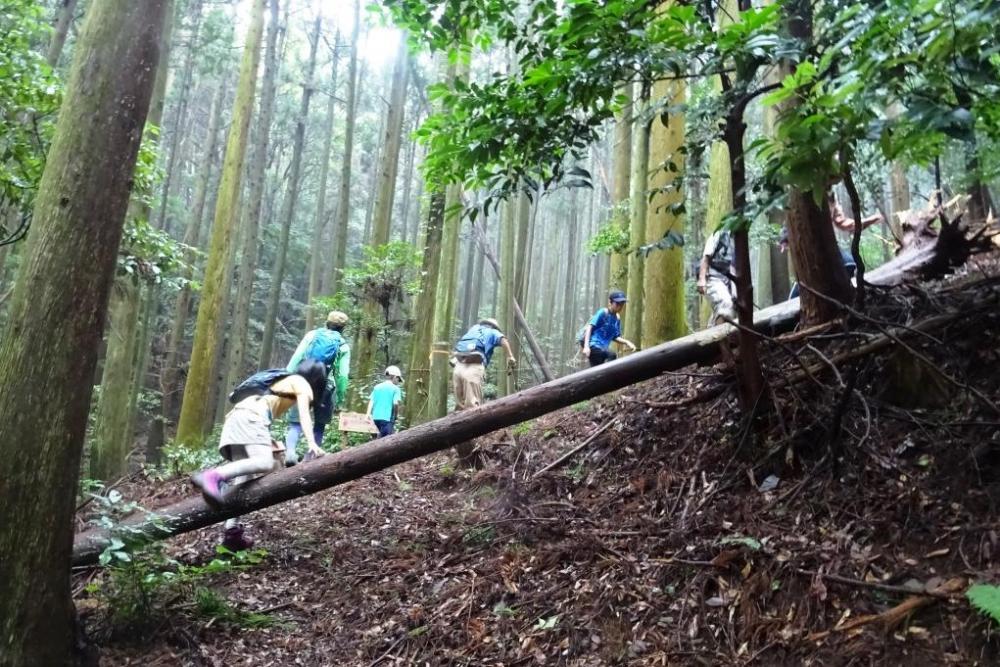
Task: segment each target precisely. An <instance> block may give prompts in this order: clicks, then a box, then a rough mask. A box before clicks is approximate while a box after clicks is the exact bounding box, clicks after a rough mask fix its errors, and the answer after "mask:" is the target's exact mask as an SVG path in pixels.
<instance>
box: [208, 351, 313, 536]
mask: <svg viewBox="0 0 1000 667" xmlns="http://www.w3.org/2000/svg"><path fill="white" fill-rule="evenodd" d="M325 386H326V368H325V367H324V366H323V364H322V363H320V362H318V361H312V360H307V361H303V362H302V363H301V364H300V365H299V366H298V367H297V368H296V369H295V372H294V373H287V372H281V371H280V369H274V370H269V371H262V372H260V373H256V374H255V375H253V376H251V377H250V378H249V379H248V380H247V381H245V382H244V383H242V384H241V385H240V386H239V387H237V389H236V391H234V392H233V394H232V395H231V396H230V400H237V401H238V402H237V403H236V405H235V406H234V407H233V409H232V410H230V411H229V413H228V414H227V415H226V419H225V421H224V422H223V424H222V435H221V436H220V438H219V453H220V454H222V457H223V458H224V459H226V460H227V461H228V463H225V464H223V465H221V466H219V467H217V468H210V469H208V470H205V471H202V472H199V473H195V474H194V475H192V476H191V483H192V484H194V486H196V487H197V488H198V489H200V490H201V494H202V496H204V498H205V502H207V503H208V504H210V505H220V504H222V503H223V502H224V501H225V497H226V492H225V490H224V489H223V484H224V483H226V482H231V483H233V484H234V485H237V484H242V483H243V482H245V481H247V480H248V479H251V478H253V477H255V476H258V475H262V474H265V473H269V472H271V471H273V470H274V469H275V460H274V450H273V447H272V439H271V429H270V427H271V422H272V421H274V420H275V419H277V418H279V417H281V416H282V415H283V414H285V413H286V412H287V411H288V410H289V409H290V408H292V407H293V406H296V407H298V409H299V413H300V415H301V416H302V422H303V426H304V427H305V431H304V433H305V437H306V442H307V443H308V444H309V451H310V452H312V453H313V454H315V455H317V456H322V455H323V454H324V453H325V452H324V451H323V450H322V449H320V448H319V445H317V443H316V440H315V438H314V437H313V430H312V423H311V419H310V416H309V407H310V405H311V404H312V402H313V398H314V397H315V396H317V395H321V394H322V392H323V390H324V388H325ZM278 446H279V447H280V445H278ZM222 544H223V546H225V547H227V548H229V549H231V550H234V551H235V550H239V549H246V548H249V547H250V546H251V545H252V544H253V541H252V540H250V539H249V538H247V537H245V536H244V534H243V527H242V526H241V525H240V524H239V523H238V522H237V520H236V519H235V518H233V519H230V520H228V521H227V522H226V526H225V536H224V539H223V542H222Z"/></svg>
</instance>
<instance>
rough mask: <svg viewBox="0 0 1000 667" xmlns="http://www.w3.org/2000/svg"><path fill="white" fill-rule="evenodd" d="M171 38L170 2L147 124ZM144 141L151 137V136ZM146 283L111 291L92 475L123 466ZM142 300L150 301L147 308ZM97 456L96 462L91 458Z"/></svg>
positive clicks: (145, 215)
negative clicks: (144, 285)
mask: <svg viewBox="0 0 1000 667" xmlns="http://www.w3.org/2000/svg"><path fill="white" fill-rule="evenodd" d="M172 38H173V3H172V1H171V2H170V5H169V7H168V8H167V10H166V14H165V16H164V22H163V29H162V31H161V36H160V40H161V42H160V44H161V46H160V56H159V63H158V65H157V68H156V78H155V80H154V82H153V94H152V97H151V98H150V102H149V113H148V115H147V117H146V125H147V126H155V127H159V126H160V123H161V122H162V121H163V105H164V101H165V98H166V90H167V78H168V76H169V73H170V51H171V46H172V45H171V40H172ZM147 141H153V142H155V141H156V139H155V138H153V137H147ZM150 213H151V211H150V207H149V204H148V203H147V202H145V201H142V200H139V199H133V200H132V201H131V203H130V205H129V211H128V213H127V217H129V218H132V219H138V220H148V219H149V218H150ZM148 289H150V288H149V287H147V288H145V289H144V288H143V286H141V285H139V284H138V283H137V278H136V276H124V277H122V280H121V281H120V284H119V289H118V291H117V292H113V295H112V299H111V308H110V313H109V316H108V330H109V332H108V336H107V351H106V353H105V360H104V368H103V369H102V380H101V393H100V396H99V398H98V403H97V411H96V418H95V422H94V430H95V438H94V447H95V452H94V453H93V455H92V458H91V476H92V477H94V478H95V479H100V480H103V481H108V480H110V479H112V478H117V477H120V476H121V475H122V474H123V473H124V472H125V470H126V463H127V461H126V459H127V457H128V454H129V445H130V444H131V439H132V433H133V429H132V426H133V424H134V420H133V409H134V407H135V406H136V405H137V404H138V392H139V391H140V390H141V388H142V387H141V385H142V380H143V379H144V378H145V373H144V372H143V370H144V366H145V360H146V354H145V353H146V351H147V349H148V345H149V339H148V338H147V333H148V327H147V326H143V327H140V326H139V323H140V322H142V323H143V324H146V325H148V322H149V318H150V314H151V313H150V308H151V307H152V301H151V300H150V299H149V297H148V296H147V297H146V298H145V299H144V298H141V297H142V295H143V294H144V293H146V292H147V291H148ZM145 306H149V307H148V308H147V307H145ZM95 461H96V465H95V463H94V462H95Z"/></svg>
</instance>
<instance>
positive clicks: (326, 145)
mask: <svg viewBox="0 0 1000 667" xmlns="http://www.w3.org/2000/svg"><path fill="white" fill-rule="evenodd" d="M339 48H340V34H339V33H338V34H337V39H336V40H335V41H334V46H333V58H332V60H331V63H330V93H329V97H328V99H327V106H326V127H325V128H324V131H323V155H322V157H321V158H320V164H319V193H318V194H317V195H316V217H315V220H314V221H313V242H312V247H311V248H310V249H309V294H308V298H307V300H306V312H305V316H306V326H305V330H306V331H311V330H312V329H313V327H314V326H315V324H316V309H315V308H313V299H315V298H316V297H317V296H318V295H319V293H320V292H319V289H320V280H321V277H320V269H321V268H322V267H323V260H322V258H323V256H324V254H325V253H324V252H323V251H324V248H323V234H324V232H325V231H326V227H327V219H326V188H327V185H328V183H329V181H330V157H331V156H332V154H333V121H334V118H335V117H336V111H337V65H338V64H339V63H340V61H339V60H338V58H337V50H338V49H339Z"/></svg>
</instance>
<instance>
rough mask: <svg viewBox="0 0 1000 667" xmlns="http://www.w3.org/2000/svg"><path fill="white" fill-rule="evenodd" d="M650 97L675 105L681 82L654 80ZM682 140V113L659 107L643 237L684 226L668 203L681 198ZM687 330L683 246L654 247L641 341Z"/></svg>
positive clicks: (655, 236)
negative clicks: (678, 180) (673, 112)
mask: <svg viewBox="0 0 1000 667" xmlns="http://www.w3.org/2000/svg"><path fill="white" fill-rule="evenodd" d="M651 97H652V101H653V104H661V105H664V108H665V107H676V106H678V105H681V104H683V103H684V100H685V87H684V84H683V83H682V82H680V81H674V82H671V81H659V82H657V83H656V84H655V85H654V86H653V93H652V96H651ZM683 146H684V116H683V114H670V113H666V112H662V111H661V112H660V113H658V114H657V115H656V117H654V118H653V122H652V126H651V128H650V137H649V171H650V173H651V177H650V187H651V188H652V190H653V191H654V194H652V195H651V198H650V201H649V204H648V206H649V208H648V210H647V212H646V243H655V242H657V241H659V240H660V239H662V238H663V237H664V236H665V235H666V234H667V232H671V231H672V232H677V233H683V231H684V220H683V217H682V216H681V215H677V214H675V213H674V212H673V211H671V208H670V207H671V206H672V205H674V204H678V203H680V202H681V201H682V200H683V193H682V192H680V189H679V188H676V187H673V183H674V181H675V180H676V178H677V176H678V175H679V174H680V173H681V172H683V170H684V154H683V153H682V152H681V148H682V147H683ZM686 331H687V323H686V318H685V316H684V252H683V248H680V247H673V248H669V249H666V250H654V251H653V252H651V253H650V254H649V256H647V257H646V261H645V269H644V275H643V311H642V346H643V347H649V346H651V345H656V344H657V343H661V342H663V341H665V340H671V339H673V338H677V337H679V336H683V335H684V334H685V332H686Z"/></svg>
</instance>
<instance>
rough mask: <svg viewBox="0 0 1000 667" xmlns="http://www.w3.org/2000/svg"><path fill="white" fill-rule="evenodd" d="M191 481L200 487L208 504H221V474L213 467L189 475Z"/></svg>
mask: <svg viewBox="0 0 1000 667" xmlns="http://www.w3.org/2000/svg"><path fill="white" fill-rule="evenodd" d="M191 483H192V484H194V485H195V486H197V487H198V488H199V489H201V495H202V496H203V497H204V498H205V502H207V503H208V504H209V505H221V504H222V475H220V474H219V473H218V471H216V470H215V469H214V468H212V469H210V470H206V471H205V472H198V473H195V474H193V475H191Z"/></svg>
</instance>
